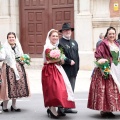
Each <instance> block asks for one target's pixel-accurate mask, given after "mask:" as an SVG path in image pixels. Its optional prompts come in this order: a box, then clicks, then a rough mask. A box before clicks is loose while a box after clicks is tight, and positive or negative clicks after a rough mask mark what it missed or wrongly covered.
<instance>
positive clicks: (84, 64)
mask: <svg viewBox="0 0 120 120" xmlns="http://www.w3.org/2000/svg"><path fill="white" fill-rule="evenodd" d="M116 1H119V0H116ZM113 4H114V0H75V4H74V5H75V6H74V7H75V39H76V41H77V42H78V44H79V54H80V68H81V69H84V70H92V69H93V68H94V60H95V59H94V50H95V46H96V42H97V41H98V39H99V34H100V33H104V34H105V33H106V29H107V28H108V27H109V26H113V27H115V28H116V30H117V33H118V32H120V17H117V15H118V14H116V16H114V17H113V16H111V15H113V13H111V9H113ZM119 9H120V5H119ZM118 16H120V15H118Z"/></svg>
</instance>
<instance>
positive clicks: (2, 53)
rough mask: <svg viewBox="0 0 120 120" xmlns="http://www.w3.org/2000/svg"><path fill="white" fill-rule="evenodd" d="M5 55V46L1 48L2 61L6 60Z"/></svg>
mask: <svg viewBox="0 0 120 120" xmlns="http://www.w3.org/2000/svg"><path fill="white" fill-rule="evenodd" d="M5 57H6V53H5V50H4V48H1V50H0V62H1V61H3V60H5Z"/></svg>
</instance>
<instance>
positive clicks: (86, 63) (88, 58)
mask: <svg viewBox="0 0 120 120" xmlns="http://www.w3.org/2000/svg"><path fill="white" fill-rule="evenodd" d="M79 56H80V69H81V70H93V68H94V61H95V59H94V53H93V52H91V51H90V52H89V51H87V52H86V51H80V52H79Z"/></svg>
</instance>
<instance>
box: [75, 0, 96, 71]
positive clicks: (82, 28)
mask: <svg viewBox="0 0 120 120" xmlns="http://www.w3.org/2000/svg"><path fill="white" fill-rule="evenodd" d="M74 4H75V39H76V41H77V42H78V44H79V55H80V68H81V69H87V70H88V69H89V70H90V69H91V68H92V67H93V61H94V56H93V40H92V35H93V32H92V14H91V11H90V6H91V1H90V0H77V1H76V2H75V3H74Z"/></svg>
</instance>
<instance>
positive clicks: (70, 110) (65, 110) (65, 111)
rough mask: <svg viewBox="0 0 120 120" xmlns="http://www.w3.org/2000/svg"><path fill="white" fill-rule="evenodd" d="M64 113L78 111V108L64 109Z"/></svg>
mask: <svg viewBox="0 0 120 120" xmlns="http://www.w3.org/2000/svg"><path fill="white" fill-rule="evenodd" d="M64 113H77V110H72V109H64Z"/></svg>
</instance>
